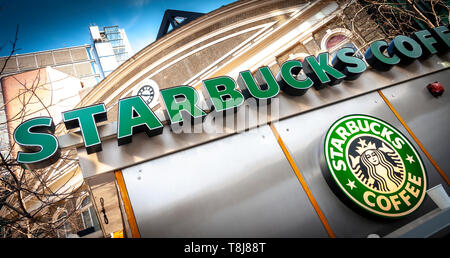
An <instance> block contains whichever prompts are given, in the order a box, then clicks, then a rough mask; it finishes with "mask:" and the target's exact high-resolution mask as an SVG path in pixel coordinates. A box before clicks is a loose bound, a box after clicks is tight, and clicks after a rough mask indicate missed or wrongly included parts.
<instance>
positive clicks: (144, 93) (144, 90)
mask: <svg viewBox="0 0 450 258" xmlns="http://www.w3.org/2000/svg"><path fill="white" fill-rule="evenodd" d="M137 95H138V96H141V97H142V99H143V100H144V101H145V103H146V104H147V105H150V103H151V102H152V100H153V98H154V96H155V91H154V90H153V87H152V86H150V85H144V86H142V87H141V88H140V89H139V91H138V92H137Z"/></svg>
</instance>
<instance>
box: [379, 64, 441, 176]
mask: <svg viewBox="0 0 450 258" xmlns="http://www.w3.org/2000/svg"><path fill="white" fill-rule="evenodd" d="M435 81H440V82H441V83H442V84H443V85H444V87H445V89H446V92H444V94H443V95H442V96H440V97H438V98H435V97H433V96H432V95H431V94H430V93H429V92H428V90H427V89H426V86H427V85H428V84H429V83H431V82H435ZM449 86H450V70H444V71H440V72H437V73H434V74H430V75H427V76H424V77H421V78H419V79H416V80H413V81H411V82H408V83H404V84H402V85H401V86H398V87H391V88H387V89H384V90H383V91H382V92H383V94H384V95H385V97H386V98H387V99H388V100H389V102H391V104H392V105H393V106H394V108H395V110H397V112H398V113H399V114H400V116H401V117H402V118H403V120H404V121H405V122H406V124H407V125H408V127H409V128H410V129H411V130H412V132H413V133H414V135H416V137H417V138H419V141H420V142H421V143H422V145H423V146H424V147H425V149H426V150H427V151H428V152H429V153H430V155H431V157H432V158H433V159H434V160H435V161H436V163H437V164H438V166H439V167H440V168H441V169H442V170H443V171H444V173H445V174H446V176H447V177H450V160H449V153H450V137H449V135H450V92H449V90H450V88H449ZM412 100H414V101H413V102H412Z"/></svg>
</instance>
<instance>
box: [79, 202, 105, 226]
mask: <svg viewBox="0 0 450 258" xmlns="http://www.w3.org/2000/svg"><path fill="white" fill-rule="evenodd" d="M81 220H82V221H83V226H84V229H86V228H90V227H94V229H95V231H98V230H100V225H99V223H98V220H97V216H96V215H95V210H94V206H93V205H92V203H91V198H90V197H89V196H88V197H86V198H84V199H83V201H82V202H81Z"/></svg>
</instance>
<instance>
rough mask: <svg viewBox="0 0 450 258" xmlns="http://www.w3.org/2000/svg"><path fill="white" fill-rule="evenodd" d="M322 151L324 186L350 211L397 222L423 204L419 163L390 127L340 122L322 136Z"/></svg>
mask: <svg viewBox="0 0 450 258" xmlns="http://www.w3.org/2000/svg"><path fill="white" fill-rule="evenodd" d="M323 147H324V150H323V153H324V157H325V163H326V165H325V168H326V169H325V170H324V173H325V176H326V178H327V182H328V183H329V185H330V186H331V188H332V189H333V190H334V191H335V193H336V194H337V195H338V196H339V197H341V198H343V200H344V201H345V202H346V203H349V204H350V205H351V206H354V207H355V206H356V207H359V208H362V209H363V210H365V211H368V212H370V213H372V214H375V215H378V216H382V217H389V218H399V217H403V216H406V215H408V214H410V213H412V212H413V211H415V210H416V209H417V208H418V207H419V206H420V205H421V203H422V202H423V200H424V197H425V194H426V192H425V191H426V189H427V188H426V186H427V176H426V171H425V167H424V165H423V163H422V159H421V158H420V156H419V154H418V153H417V151H416V150H415V148H414V147H413V146H412V144H411V143H410V142H409V140H408V139H407V138H406V137H405V136H404V135H403V134H402V133H401V132H399V131H398V130H397V129H395V128H394V127H393V126H391V125H390V124H388V123H386V122H384V121H382V120H380V119H378V118H375V117H371V116H367V115H349V116H345V117H342V118H340V119H339V120H337V121H336V122H334V123H333V125H332V126H331V127H330V129H329V130H328V132H327V133H326V135H325V140H324V146H323ZM355 204H356V205H355Z"/></svg>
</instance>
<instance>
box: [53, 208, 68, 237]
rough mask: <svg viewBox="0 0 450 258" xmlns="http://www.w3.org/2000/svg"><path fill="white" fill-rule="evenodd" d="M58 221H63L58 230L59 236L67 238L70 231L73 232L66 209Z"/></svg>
mask: <svg viewBox="0 0 450 258" xmlns="http://www.w3.org/2000/svg"><path fill="white" fill-rule="evenodd" d="M56 222H57V223H63V224H62V225H61V226H60V227H59V228H58V229H57V231H56V233H57V235H58V238H66V237H68V236H69V234H70V233H72V227H71V226H70V223H69V221H68V217H67V212H65V211H64V212H62V213H61V214H59V216H58V219H57V220H56Z"/></svg>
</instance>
